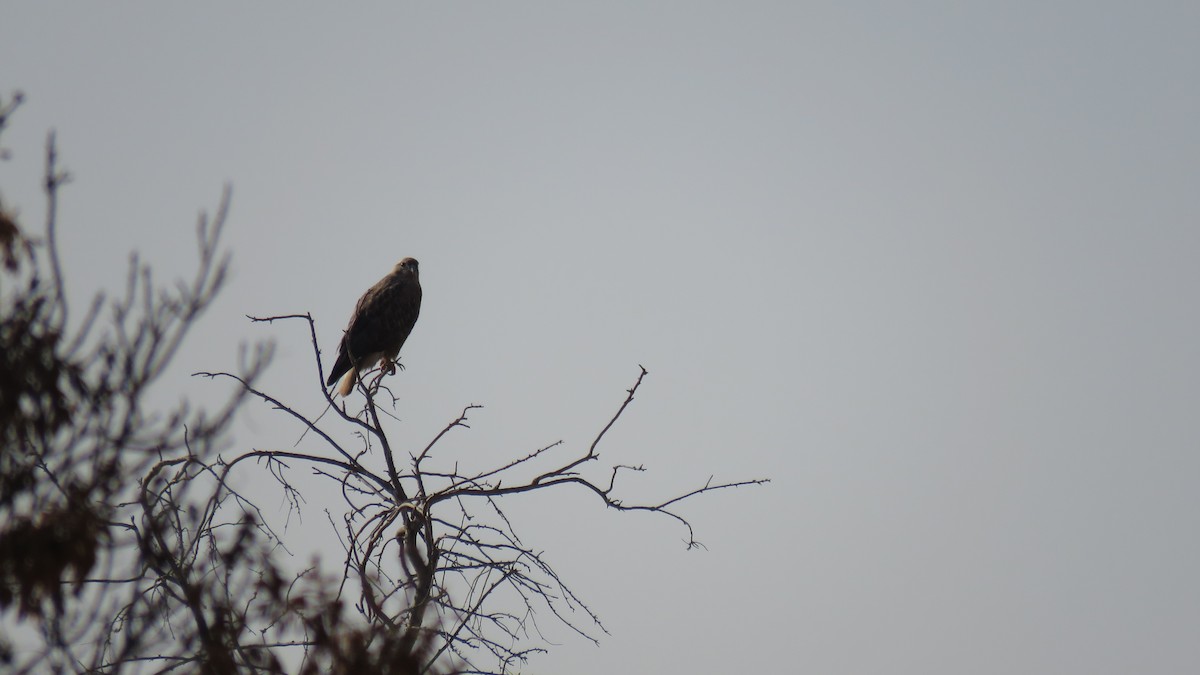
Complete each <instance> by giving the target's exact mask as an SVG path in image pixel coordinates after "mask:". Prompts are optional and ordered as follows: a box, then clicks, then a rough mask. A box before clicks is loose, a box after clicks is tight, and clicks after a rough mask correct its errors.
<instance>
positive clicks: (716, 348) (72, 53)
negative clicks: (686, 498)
mask: <svg viewBox="0 0 1200 675" xmlns="http://www.w3.org/2000/svg"><path fill="white" fill-rule="evenodd" d="M1198 32H1200V5H1197V4H1195V3H1186V2H1181V3H1167V2H1147V3H1136V5H1135V3H1106V2H1088V3H1083V2H1073V3H1068V2H1064V3H1042V2H1009V3H963V2H955V3H951V2H947V3H931V2H923V3H903V4H902V3H867V4H861V5H857V6H849V3H826V4H802V3H723V4H718V3H682V2H680V3H658V2H656V3H636V4H634V3H593V4H590V5H588V6H575V5H571V6H564V4H561V3H470V4H466V3H463V4H447V3H437V4H409V3H404V4H400V3H379V4H377V5H376V6H374V7H371V8H366V7H356V8H354V9H345V8H340V9H333V8H330V7H317V6H314V7H311V8H303V9H302V8H300V7H297V6H295V5H294V4H288V5H283V4H267V3H252V4H247V5H243V4H233V3H230V4H212V3H209V4H206V5H205V6H203V7H191V8H181V7H177V6H166V5H158V4H153V5H151V4H145V5H142V6H138V7H134V6H132V5H124V6H117V5H109V4H104V5H101V4H95V3H87V4H82V3H81V4H72V5H61V4H51V3H31V2H7V3H5V5H4V7H3V9H0V64H2V65H0V88H3V89H4V90H5V92H6V93H7V92H8V91H11V90H12V89H14V88H20V89H23V90H24V91H25V92H26V94H27V96H28V99H29V102H28V104H27V105H26V106H25V107H24V108H23V109H22V110H21V112H20V113H18V115H17V116H16V118H15V119H14V121H13V127H12V129H11V131H9V132H6V135H5V145H6V146H7V147H9V148H10V149H11V150H12V151H13V154H14V159H13V160H11V161H9V162H7V163H4V164H0V185H2V186H3V187H4V190H5V192H4V197H5V200H6V202H15V203H17V204H18V205H19V206H20V207H21V209H22V214H23V217H24V218H25V220H26V222H29V223H35V222H37V218H39V217H40V215H41V209H42V206H41V197H40V195H39V194H38V193H37V173H36V172H37V171H38V170H39V169H40V162H41V159H40V157H41V145H42V143H43V141H44V134H45V131H46V130H47V129H48V128H50V127H54V128H56V129H57V130H58V134H59V142H60V145H61V151H62V157H63V160H64V162H65V164H66V165H67V166H68V167H69V168H70V170H71V171H72V173H73V174H74V175H75V177H76V180H75V182H74V183H73V184H72V185H71V186H70V188H69V190H68V191H67V192H66V194H65V196H64V200H63V203H62V210H61V218H62V221H61V222H62V240H63V241H62V243H63V248H64V258H65V264H66V266H67V268H68V269H69V274H70V277H71V281H72V282H73V283H75V284H76V290H77V291H79V292H80V293H81V294H82V293H83V292H84V291H86V290H90V289H94V288H97V287H108V288H116V287H118V285H119V283H120V280H121V278H122V275H123V273H124V261H125V256H126V253H127V251H128V250H130V249H133V248H136V249H138V250H139V251H141V252H142V253H143V254H144V255H145V256H146V257H147V258H148V259H149V260H151V261H153V262H154V263H155V266H156V269H157V270H158V272H159V273H160V274H161V275H164V276H165V275H169V274H171V273H173V271H174V270H188V269H191V265H192V261H193V259H194V246H193V242H194V239H193V236H192V229H191V228H192V223H193V216H194V214H195V212H196V210H197V209H198V208H210V209H211V208H212V207H213V206H215V204H216V201H217V198H218V196H219V194H220V190H221V186H222V184H223V183H224V182H225V181H230V182H231V183H232V184H233V186H234V205H233V212H232V218H231V221H230V226H229V238H228V240H227V243H229V244H230V245H231V246H232V247H233V250H234V254H235V262H234V266H235V275H234V278H233V281H232V283H231V284H230V286H229V288H228V289H227V290H226V292H225V294H224V296H223V297H222V298H221V299H220V301H219V302H218V303H217V305H216V306H215V308H214V310H213V311H212V312H211V313H210V314H209V315H207V316H206V317H205V319H204V321H203V324H202V326H201V328H200V329H199V331H198V333H197V335H196V336H195V339H194V340H193V341H192V342H191V343H190V344H189V345H187V347H186V349H185V351H184V353H183V354H182V355H181V359H180V364H179V368H178V371H177V372H178V380H177V381H173V382H171V383H167V384H165V385H164V386H165V388H166V389H170V394H169V396H170V397H173V396H177V395H180V394H185V395H188V396H194V397H197V398H200V399H205V398H206V397H214V396H215V395H216V394H218V393H219V391H220V390H219V388H217V387H215V386H214V385H212V384H208V383H205V382H198V381H195V380H192V379H190V378H186V374H187V373H188V372H191V371H194V370H200V369H206V370H213V369H226V368H234V367H235V366H236V357H237V348H238V344H239V343H242V342H247V341H252V340H256V339H260V338H268V337H271V338H275V339H276V340H277V341H278V343H279V351H278V355H277V358H276V361H275V364H274V366H273V368H272V370H271V372H270V374H269V377H268V385H267V386H268V387H271V388H274V390H276V391H280V392H294V393H293V396H294V400H295V401H296V402H297V404H298V405H301V406H302V407H304V408H305V409H307V410H310V411H312V412H314V413H317V412H319V411H320V395H319V392H317V391H313V390H311V389H312V385H311V382H312V381H313V379H314V377H313V376H312V374H311V371H310V370H309V368H310V364H309V360H308V359H309V353H308V345H307V342H306V341H305V339H304V336H303V335H300V334H298V333H297V332H296V331H292V330H287V329H283V328H279V327H275V328H266V327H262V326H252V325H249V324H248V323H247V322H246V321H245V320H244V319H243V318H242V317H243V315H244V314H281V313H290V312H297V311H311V312H312V313H313V314H314V315H315V316H316V317H317V320H318V322H319V324H318V325H319V328H320V330H321V339H322V340H323V341H324V343H323V347H324V349H325V350H326V353H327V354H328V352H329V351H330V350H331V349H332V347H333V346H334V344H335V343H336V340H337V337H338V335H339V333H340V330H341V328H342V327H343V325H344V322H345V320H346V318H347V317H348V314H349V311H350V309H351V307H352V304H353V302H354V300H355V299H356V298H357V297H358V295H359V294H360V293H361V292H362V291H363V290H364V289H365V288H367V287H368V286H369V285H370V284H371V283H373V282H374V281H376V280H377V279H378V278H379V277H380V276H382V275H383V274H384V273H386V272H387V271H388V270H389V269H390V267H391V266H392V265H393V264H394V263H395V262H396V261H397V260H399V259H400V258H402V257H404V256H407V255H411V256H414V257H416V258H418V259H419V260H420V261H421V266H422V282H423V285H424V287H425V294H426V295H425V304H424V307H423V309H422V315H421V320H420V322H419V323H418V325H417V327H416V330H415V331H414V333H413V335H412V337H411V339H410V340H409V342H408V344H407V345H406V346H405V349H404V362H405V364H406V365H407V368H408V370H406V371H405V372H404V373H402V374H401V375H400V376H399V378H397V385H396V388H397V392H398V393H399V394H400V395H401V398H402V402H401V410H402V411H403V412H404V417H405V423H404V425H403V426H401V427H400V428H399V431H398V434H399V435H400V436H401V437H403V439H404V441H405V442H408V443H413V444H416V443H418V442H422V441H426V440H428V439H429V438H431V437H432V435H433V433H435V432H436V430H438V429H440V428H441V427H442V426H444V425H445V424H446V423H447V422H448V421H449V420H450V419H452V418H453V417H454V415H455V414H457V412H458V410H459V409H461V407H462V406H463V405H465V404H467V403H473V402H474V403H482V404H485V405H486V406H487V408H485V409H484V410H483V411H480V412H479V413H478V414H477V415H476V416H475V417H474V423H473V429H472V430H471V431H469V432H466V433H464V434H462V435H460V436H458V437H457V438H455V439H454V440H453V443H452V444H450V445H448V446H447V449H446V450H445V451H444V452H449V451H451V450H452V451H453V452H458V453H461V454H462V457H463V461H472V462H479V463H481V464H483V463H489V464H490V463H491V462H489V461H488V460H492V459H495V458H497V457H505V456H510V455H515V454H517V453H523V452H525V451H528V450H530V449H533V448H535V447H538V446H540V445H544V444H546V443H548V442H551V441H554V440H556V439H559V438H563V439H565V440H566V441H567V442H568V443H569V444H575V445H578V444H580V443H583V442H585V441H586V440H588V439H590V437H591V435H593V434H594V433H595V432H596V431H597V430H598V429H599V427H600V426H601V425H602V424H603V422H604V421H605V420H606V418H607V416H608V415H610V414H611V413H612V411H613V410H614V409H615V407H616V405H617V404H618V403H619V402H620V399H621V396H622V395H623V390H624V389H625V388H627V387H628V386H630V385H631V384H632V382H633V380H634V378H635V377H636V374H637V366H638V364H644V365H645V366H646V367H647V368H648V369H649V371H650V376H649V377H648V379H647V381H646V384H645V387H644V389H643V391H642V392H641V395H640V397H639V399H638V400H637V401H636V403H635V405H634V407H633V408H632V409H631V410H630V413H629V415H628V417H627V418H626V419H624V420H623V421H622V423H621V425H620V426H619V427H618V428H617V429H616V430H615V431H614V433H613V435H612V437H611V438H610V439H608V441H607V446H606V447H605V449H604V450H603V455H602V456H603V457H604V459H606V460H611V461H616V462H638V463H645V464H646V465H647V467H648V468H649V469H650V470H651V471H650V472H649V473H648V474H645V475H642V476H638V477H637V478H636V480H631V481H630V482H629V484H628V493H627V494H628V496H629V498H630V499H634V498H638V497H645V498H647V499H652V498H653V497H656V496H661V495H668V494H671V493H672V492H673V491H677V490H679V489H681V488H685V487H689V486H694V485H696V484H698V483H702V482H703V481H704V480H706V479H707V478H708V476H709V475H710V474H715V475H716V476H717V477H718V478H724V479H741V478H751V477H761V476H766V477H770V478H771V479H772V480H773V483H772V484H771V485H769V486H767V487H765V488H761V489H756V490H749V491H742V492H739V493H736V494H733V493H730V494H719V495H714V496H712V497H711V498H709V499H705V500H702V501H699V502H696V503H694V504H692V505H691V506H690V507H689V508H687V509H685V513H686V514H687V515H688V516H689V517H691V518H692V520H693V522H694V524H695V525H696V526H697V528H698V536H699V538H700V540H701V541H703V542H704V543H706V544H707V545H708V547H709V548H708V550H707V551H701V552H691V553H689V552H685V551H684V550H683V547H682V545H681V543H680V541H679V538H680V533H679V532H678V531H677V530H676V529H674V528H673V526H672V524H671V523H669V522H667V521H665V520H656V519H653V518H639V517H636V516H625V515H621V514H616V513H606V512H602V511H599V510H598V508H597V506H598V505H597V504H596V503H594V502H593V501H592V500H588V499H585V498H584V496H582V495H569V494H566V493H564V494H562V495H560V496H557V497H554V496H551V497H548V499H549V500H550V503H547V502H541V503H537V502H536V501H534V500H530V501H529V503H528V505H523V506H519V507H518V513H519V514H520V519H521V520H520V522H519V523H518V528H519V531H520V532H521V533H522V534H523V536H525V537H526V538H527V539H530V540H532V541H535V542H536V547H537V548H541V549H545V550H546V551H547V553H548V555H549V556H550V558H551V560H552V561H554V562H555V563H557V565H558V567H559V570H560V572H562V573H563V575H564V576H565V577H566V578H567V579H568V580H569V581H570V582H572V583H573V586H574V588H575V590H576V591H577V592H578V593H579V594H580V595H582V596H583V597H584V598H585V599H586V600H588V601H589V603H590V604H591V606H592V607H593V609H595V610H596V611H597V612H598V613H599V614H600V615H601V617H602V618H603V619H604V620H605V623H606V625H607V626H608V627H609V628H610V630H611V631H612V633H613V634H612V636H611V637H606V638H605V639H604V640H603V641H602V643H601V647H600V648H599V649H597V648H595V647H593V646H591V645H590V644H589V643H586V642H583V641H580V640H577V639H573V638H572V637H571V636H570V635H569V634H566V633H560V634H557V635H555V637H556V639H558V640H559V641H561V642H562V646H560V647H557V648H555V649H554V650H553V651H552V653H551V654H550V655H549V656H547V657H545V658H542V659H540V660H538V661H536V662H535V663H534V664H533V666H532V667H531V668H530V669H529V672H547V673H548V672H573V673H607V672H646V673H650V672H672V671H673V672H695V673H724V672H789V671H790V672H812V673H847V674H861V673H914V674H917V673H920V674H928V673H945V674H948V675H949V674H958V673H1023V674H1036V673H1044V674H1050V673H1069V672H1076V673H1085V672H1086V673H1113V674H1116V673H1130V672H1142V673H1151V672H1153V673H1187V672H1197V671H1198V670H1200V579H1198V578H1197V572H1196V570H1200V421H1198V420H1200V385H1198V383H1200V302H1198V301H1200V297H1198V295H1200V293H1198V290H1200V265H1198V264H1197V255H1198V253H1200V124H1197V120H1200V46H1198V45H1200V40H1197V34H1198ZM164 395H166V394H164ZM296 435H298V434H297V433H296V430H295V429H294V428H293V427H291V426H289V425H286V424H285V423H284V420H281V419H280V418H279V417H278V416H277V415H274V414H272V413H271V412H270V411H268V410H265V409H262V408H258V409H253V410H250V411H248V413H247V414H246V415H245V416H244V418H243V419H242V420H241V422H240V424H239V427H238V436H237V437H236V438H234V439H232V441H233V442H234V443H235V444H237V445H238V446H239V447H244V446H252V445H253V446H277V445H284V444H290V443H291V442H292V441H293V440H294V439H295V437H296ZM276 498H277V495H274V494H272V495H271V497H270V499H272V500H273V499H276ZM272 503H274V502H272ZM547 507H549V508H547ZM521 509H524V510H521ZM322 521H323V518H322V517H320V516H319V515H318V514H314V515H313V516H312V517H308V518H306V521H305V525H304V527H305V531H309V528H312V531H321V530H320V529H319V528H320V526H321V522H322Z"/></svg>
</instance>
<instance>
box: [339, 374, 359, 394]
mask: <svg viewBox="0 0 1200 675" xmlns="http://www.w3.org/2000/svg"><path fill="white" fill-rule="evenodd" d="M356 379H358V370H357V369H355V368H351V369H350V370H347V371H346V374H345V375H342V381H341V382H340V383H338V394H340V395H341V396H342V397H343V398H345V397H346V396H349V395H350V392H351V391H352V390H353V389H354V381H355V380H356Z"/></svg>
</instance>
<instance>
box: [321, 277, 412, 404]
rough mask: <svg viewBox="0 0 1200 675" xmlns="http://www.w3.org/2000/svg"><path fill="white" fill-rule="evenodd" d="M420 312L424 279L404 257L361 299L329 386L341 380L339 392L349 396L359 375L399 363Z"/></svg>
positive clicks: (340, 348)
mask: <svg viewBox="0 0 1200 675" xmlns="http://www.w3.org/2000/svg"><path fill="white" fill-rule="evenodd" d="M420 312H421V279H420V277H419V276H418V274H417V261H416V260H414V259H413V258H405V259H404V260H401V261H400V262H399V263H397V264H396V267H395V268H393V269H392V273H391V274H389V275H387V276H386V277H384V278H382V279H380V280H379V283H377V284H375V285H374V286H372V287H371V288H370V289H368V290H367V292H366V293H363V296H362V297H361V298H359V299H358V304H357V305H355V307H354V314H353V315H351V317H350V324H349V325H348V326H346V332H345V333H343V334H342V341H341V342H340V343H338V357H337V361H336V362H335V363H334V364H333V369H332V370H330V371H329V379H328V380H327V381H326V382H325V384H326V385H327V386H331V385H333V383H334V382H337V379H338V378H339V377H340V378H342V381H341V383H340V384H339V385H338V390H337V393H338V394H341V395H342V396H348V395H349V394H350V391H351V390H352V389H354V383H355V381H356V380H357V379H358V374H359V373H362V372H364V371H367V370H370V369H371V368H374V367H375V364H377V363H381V362H384V361H385V360H386V362H387V363H386V365H390V364H391V362H393V361H395V360H396V356H397V355H398V354H399V353H400V348H401V347H403V346H404V341H405V340H407V339H408V334H409V333H411V332H412V329H413V326H414V325H415V324H416V323H417V315H418V314H419V313H420Z"/></svg>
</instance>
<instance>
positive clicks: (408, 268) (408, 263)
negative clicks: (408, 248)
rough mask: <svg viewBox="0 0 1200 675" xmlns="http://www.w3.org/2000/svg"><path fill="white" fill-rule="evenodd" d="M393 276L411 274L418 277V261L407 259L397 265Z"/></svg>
mask: <svg viewBox="0 0 1200 675" xmlns="http://www.w3.org/2000/svg"><path fill="white" fill-rule="evenodd" d="M392 274H411V275H412V276H414V277H416V276H418V274H417V259H416V258H405V259H404V260H401V261H400V262H398V263H396V267H395V268H394V269H393V270H392Z"/></svg>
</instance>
